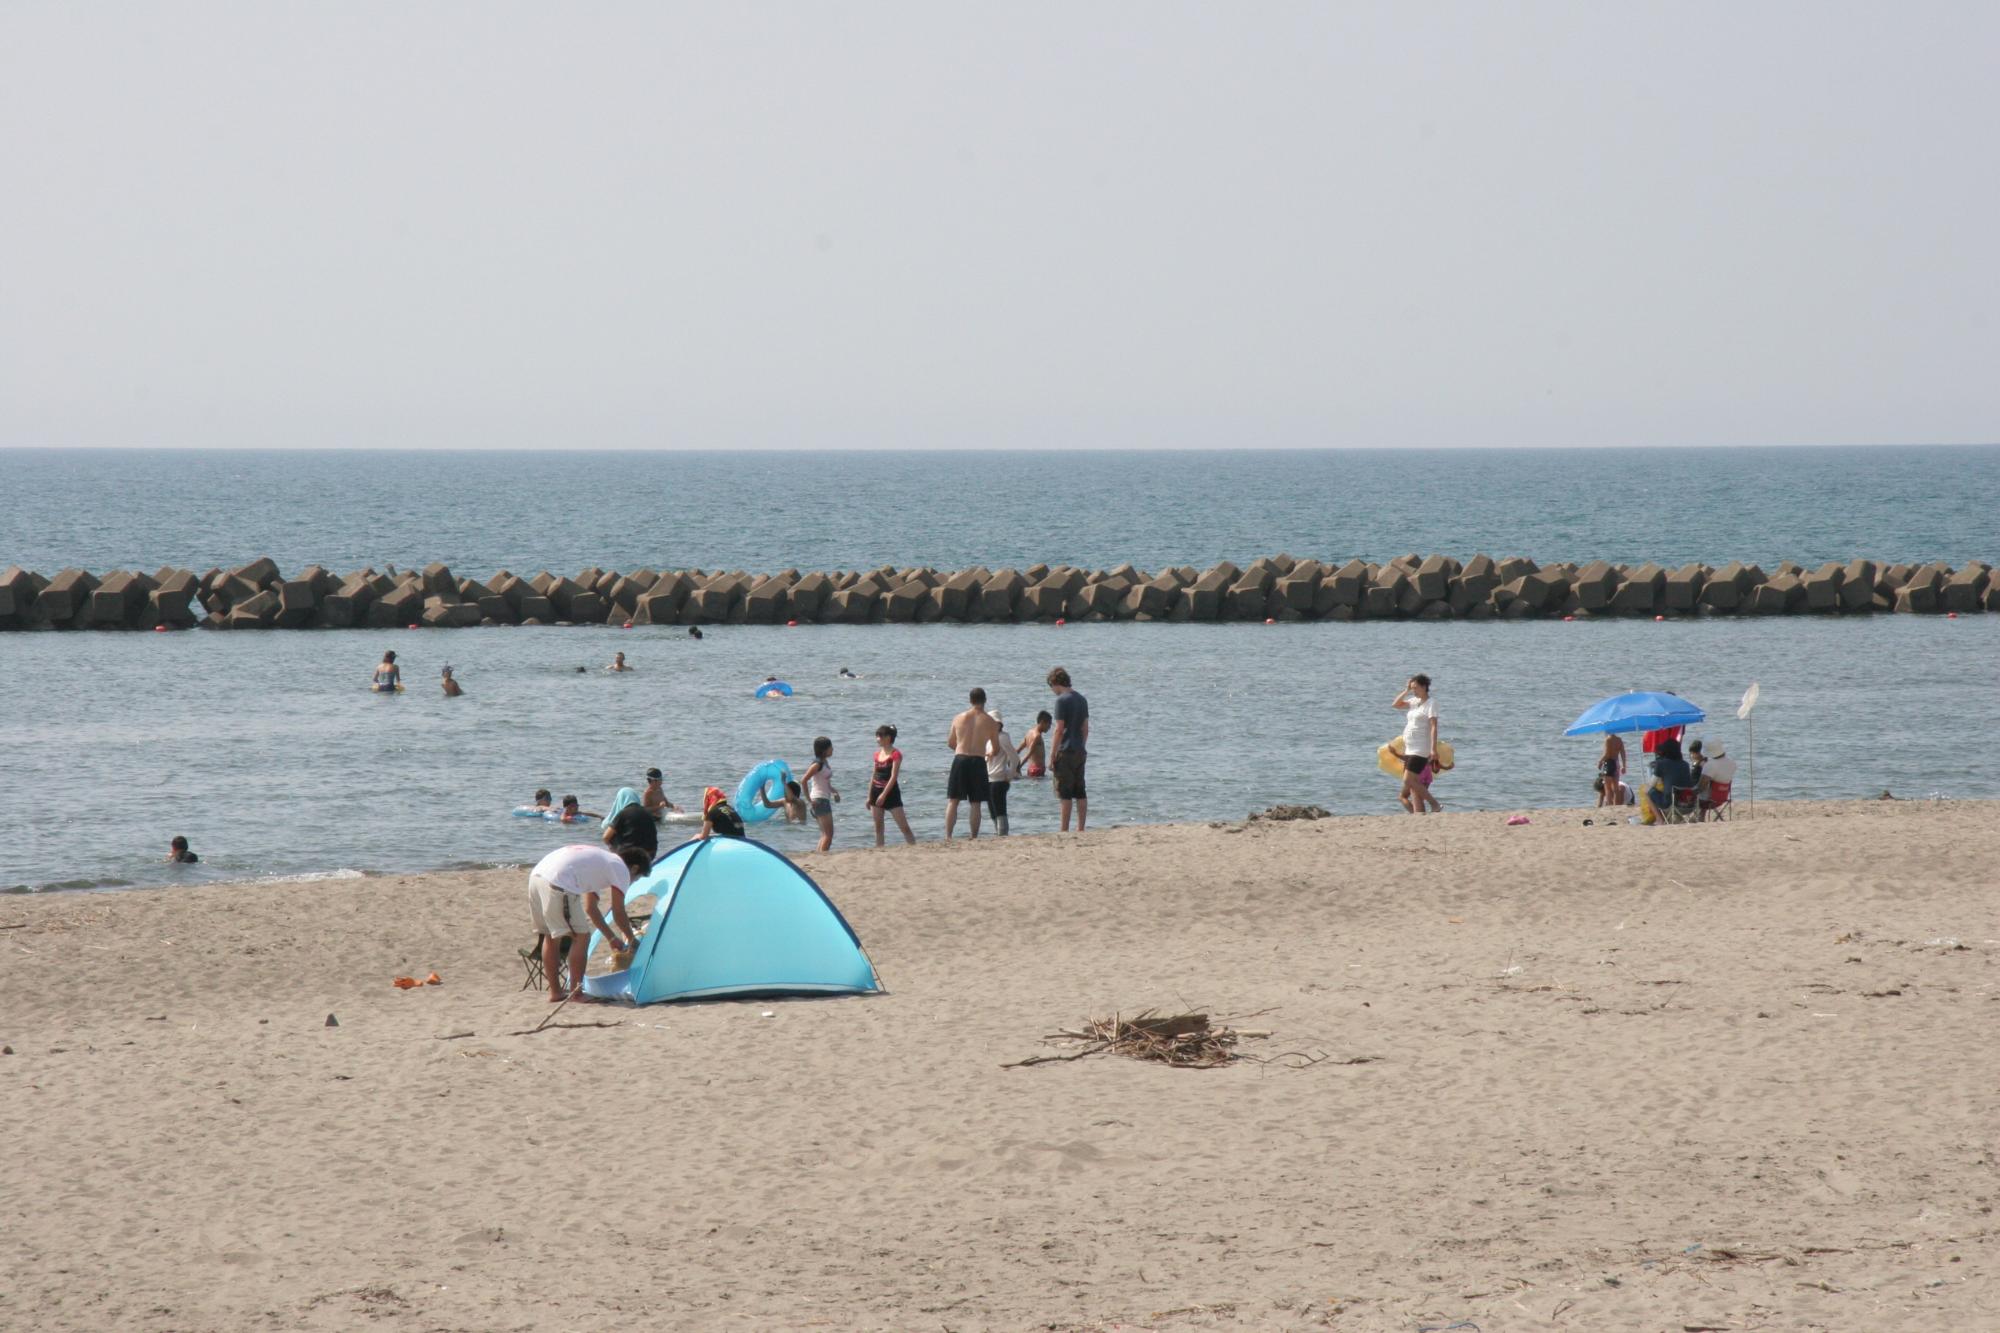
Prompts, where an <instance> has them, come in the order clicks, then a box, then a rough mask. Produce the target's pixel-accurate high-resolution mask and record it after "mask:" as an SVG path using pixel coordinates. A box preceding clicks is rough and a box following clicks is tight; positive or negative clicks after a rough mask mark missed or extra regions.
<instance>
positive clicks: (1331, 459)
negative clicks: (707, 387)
mask: <svg viewBox="0 0 2000 1333" xmlns="http://www.w3.org/2000/svg"><path fill="white" fill-rule="evenodd" d="M1996 495H2000V447H1977V448H1883V449H1811V448H1798V449H1702V450H1683V451H1679V452H1640V451H1634V450H1573V449H1571V450H1560V449H1547V450H1345V451H1324V452H1259V451H1245V452H1233V453H1215V452H1181V453H1146V452H1121V453H1110V452H1097V453H1092V452H1077V451H1065V452H1059V453H1058V452H1050V453H1014V454H998V455H996V454H985V453H946V452H937V453H916V454H913V453H834V454H829V453H798V454H785V453H751V454H714V453H684V454H605V453H588V452H574V453H572V452H564V453H554V452H551V453H545V454H524V453H458V452H403V453H388V452H357V451H348V452H284V451H272V452H221V451H218V452H169V451H148V450H112V451H79V450H61V451H56V450H34V449H0V566H5V565H7V564H16V563H17V564H21V565H25V566H27V567H29V568H33V569H39V570H41V571H42V572H43V573H53V572H55V571H56V570H57V569H60V568H62V567H64V566H69V565H76V566H81V567H83V568H87V569H91V570H94V571H97V572H100V573H101V572H103V571H105V570H109V569H116V568H124V569H131V568H143V569H146V570H149V571H150V570H153V569H157V568H158V567H159V566H161V565H163V564H171V565H177V566H182V567H186V568H190V569H194V570H196V571H200V570H202V569H206V568H208V567H210V566H213V565H219V566H223V567H229V566H233V565H240V564H243V563H244V562H246V561H248V560H251V559H254V558H255V557H257V556H260V555H269V556H271V557H272V558H274V559H275V560H277V561H278V563H279V565H280V566H282V567H283V568H284V569H286V570H288V571H290V570H296V569H300V568H303V567H304V566H306V565H309V564H314V563H318V564H323V565H326V566H327V567H328V568H331V569H333V570H335V571H337V572H342V573H344V572H346V571H348V570H350V569H358V568H361V567H362V566H364V565H373V566H375V567H376V568H378V569H379V568H381V567H383V566H384V565H388V564H394V565H397V566H398V567H407V566H412V565H415V566H422V565H425V564H429V563H430V562H432V561H434V560H442V561H444V562H445V563H446V564H448V565H450V566H451V567H452V568H453V569H454V570H456V571H457V572H459V573H461V574H470V575H473V576H484V575H487V574H491V573H493V572H495V571H496V570H499V569H502V568H507V569H511V570H513V571H514V572H515V573H517V574H523V575H525V574H529V573H533V572H534V571H535V570H538V569H544V568H546V569H550V570H554V571H556V572H558V573H571V574H573V573H575V572H576V571H578V570H580V569H584V568H588V567H590V566H598V567H602V568H609V569H621V570H631V569H638V568H642V567H651V568H655V569H667V568H702V569H716V568H724V569H747V570H751V571H753V572H754V571H764V570H777V569H785V568H788V567H794V566H796V567H798V568H801V569H836V568H840V569H872V568H874V567H876V566H879V565H883V564H896V565H911V564H916V565H932V566H936V567H938V568H940V569H951V568H965V567H968V566H971V565H975V564H984V565H987V566H989V567H992V568H996V569H997V568H1000V567H1001V566H1004V565H1014V566H1026V565H1031V564H1034V563H1036V562H1038V561H1045V562H1048V563H1050V564H1055V563H1059V562H1069V563H1073V564H1078V565H1083V566H1091V567H1110V566H1114V565H1118V564H1120V563H1123V562H1124V561H1127V560H1129V561H1131V562H1132V563H1134V564H1136V565H1139V566H1141V567H1145V568H1158V567H1159V566H1161V565H1164V564H1192V565H1198V566H1199V565H1208V564H1212V563H1214V562H1215V561H1217V560H1221V559H1230V560H1235V561H1237V562H1239V563H1241V562H1243V561H1246V560H1250V559H1254V558H1256V557H1257V556H1260V555H1274V554H1277V553H1278V552H1279V551H1285V552H1288V553H1290V554H1292V555H1295V556H1313V557H1317V558H1320V559H1331V560H1336V561H1344V560H1347V559H1349V558H1351V557H1357V556H1358V557H1360V558H1362V559H1366V560H1386V559H1389V558H1391V557H1394V556H1398V555H1402V554H1404V553H1405V552H1410V551H1417V552H1423V553H1426V554H1428V553H1432V552H1436V553H1440V554H1445V555H1456V556H1459V557H1461V558H1462V557H1465V556H1470V555H1473V554H1475V553H1477V552H1481V551H1483V552H1485V553H1487V554H1489V555H1493V556H1496V557H1498V556H1506V555H1525V556H1529V557H1531V558H1533V559H1535V560H1540V561H1544V562H1546V561H1553V560H1575V561H1578V562H1583V561H1588V560H1599V559H1601V560H1611V561H1626V562H1638V561H1643V560H1654V561H1658V562H1659V563H1661V564H1664V565H1668V566H1673V565H1679V564H1685V563H1686V562H1688V561H1690V560H1708V561H1711V562H1713V563H1718V564H1719V563H1722V562H1724V561H1727V560H1731V559H1741V560H1756V561H1761V562H1763V563H1765V564H1767V565H1768V564H1772V563H1775V562H1776V561H1779V560H1786V559H1789V560H1797V561H1800V562H1801V563H1804V564H1814V563H1818V562H1821V561H1826V560H1848V559H1851V558H1853V557H1854V556H1857V555H1865V556H1869V557H1872V558H1875V559H1879V560H1888V561H1896V560H1934V559H1946V560H1951V561H1953V562H1954V563H1957V562H1958V561H1961V560H1965V559H1971V558H1975V557H1977V558H1980V559H1986V560H1994V559H1996V558H2000V521H1996V519H1995V517H1994V508H1993V498H1994V497H1995V496H1996Z"/></svg>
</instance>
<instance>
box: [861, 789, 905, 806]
mask: <svg viewBox="0 0 2000 1333" xmlns="http://www.w3.org/2000/svg"><path fill="white" fill-rule="evenodd" d="M868 803H869V804H870V805H872V806H874V807H875V808H877V809H878V810H900V809H902V808H903V784H902V783H900V782H892V783H890V784H889V790H888V791H886V792H885V791H883V790H882V789H881V788H880V787H878V786H876V785H875V784H874V783H872V782H871V783H869V784H868Z"/></svg>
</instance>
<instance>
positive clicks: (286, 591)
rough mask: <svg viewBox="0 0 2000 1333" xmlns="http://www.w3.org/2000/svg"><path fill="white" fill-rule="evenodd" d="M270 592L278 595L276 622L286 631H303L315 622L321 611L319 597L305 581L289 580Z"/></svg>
mask: <svg viewBox="0 0 2000 1333" xmlns="http://www.w3.org/2000/svg"><path fill="white" fill-rule="evenodd" d="M269 591H272V592H275V593H277V594H278V615H277V618H276V622H275V623H277V624H278V625H279V626H280V627H282V628H284V629H301V628H303V627H305V626H306V625H309V624H311V623H312V621H313V616H314V613H315V612H317V611H318V610H319V595H318V594H317V593H315V592H314V591H313V585H312V584H310V583H308V582H306V581H305V580H304V579H287V580H285V581H284V582H283V583H280V584H279V585H278V586H277V587H276V588H273V589H270V590H269Z"/></svg>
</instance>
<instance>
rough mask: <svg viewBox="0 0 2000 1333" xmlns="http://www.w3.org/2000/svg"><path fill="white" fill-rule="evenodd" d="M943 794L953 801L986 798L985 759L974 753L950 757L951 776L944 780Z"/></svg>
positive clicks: (981, 799)
mask: <svg viewBox="0 0 2000 1333" xmlns="http://www.w3.org/2000/svg"><path fill="white" fill-rule="evenodd" d="M945 796H946V797H947V798H948V799H950V800H954V801H983V800H985V799H986V760H985V759H983V758H981V757H980V756H979V755H976V754H955V755H953V756H952V757H951V776H950V777H949V778H947V779H946V780H945Z"/></svg>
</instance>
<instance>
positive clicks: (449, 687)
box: [444, 662, 465, 699]
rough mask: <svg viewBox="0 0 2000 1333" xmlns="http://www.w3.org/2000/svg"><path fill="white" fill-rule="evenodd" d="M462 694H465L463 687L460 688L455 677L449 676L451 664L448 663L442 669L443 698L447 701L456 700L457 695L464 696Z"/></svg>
mask: <svg viewBox="0 0 2000 1333" xmlns="http://www.w3.org/2000/svg"><path fill="white" fill-rule="evenodd" d="M464 693H465V689H464V687H463V686H461V685H460V684H459V683H458V680H457V678H456V677H454V676H453V675H452V674H451V663H449V662H447V663H445V667H444V697H445V698H447V699H456V698H457V697H458V696H459V695H461V694H464Z"/></svg>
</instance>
